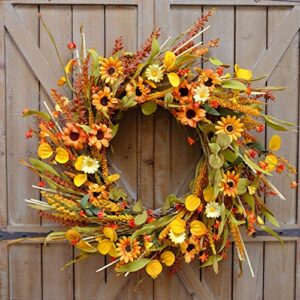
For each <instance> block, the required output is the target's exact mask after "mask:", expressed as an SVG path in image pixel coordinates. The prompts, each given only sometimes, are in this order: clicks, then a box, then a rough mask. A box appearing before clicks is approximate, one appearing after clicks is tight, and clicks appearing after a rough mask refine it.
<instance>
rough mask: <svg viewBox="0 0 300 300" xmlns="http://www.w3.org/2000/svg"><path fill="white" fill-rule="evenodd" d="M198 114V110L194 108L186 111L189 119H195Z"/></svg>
mask: <svg viewBox="0 0 300 300" xmlns="http://www.w3.org/2000/svg"><path fill="white" fill-rule="evenodd" d="M195 116H196V112H195V111H194V110H193V109H188V111H187V112H186V117H187V118H188V119H193V118H194V117H195Z"/></svg>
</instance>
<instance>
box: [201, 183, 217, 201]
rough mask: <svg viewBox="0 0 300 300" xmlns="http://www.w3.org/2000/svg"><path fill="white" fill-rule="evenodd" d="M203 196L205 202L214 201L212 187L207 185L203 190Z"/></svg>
mask: <svg viewBox="0 0 300 300" xmlns="http://www.w3.org/2000/svg"><path fill="white" fill-rule="evenodd" d="M203 197H204V200H205V201H206V202H210V201H214V200H215V199H214V188H213V187H212V186H208V187H206V188H205V189H204V190H203Z"/></svg>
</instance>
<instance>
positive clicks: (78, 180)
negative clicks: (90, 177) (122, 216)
mask: <svg viewBox="0 0 300 300" xmlns="http://www.w3.org/2000/svg"><path fill="white" fill-rule="evenodd" d="M86 181H87V175H86V174H78V175H76V176H75V177H74V184H75V185H76V186H77V187H80V186H82V185H83V184H84V183H85V182H86Z"/></svg>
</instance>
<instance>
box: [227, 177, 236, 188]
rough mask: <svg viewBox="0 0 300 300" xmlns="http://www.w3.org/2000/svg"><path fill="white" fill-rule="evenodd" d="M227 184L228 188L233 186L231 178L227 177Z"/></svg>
mask: <svg viewBox="0 0 300 300" xmlns="http://www.w3.org/2000/svg"><path fill="white" fill-rule="evenodd" d="M227 185H228V186H229V187H230V188H232V187H234V182H233V180H231V179H229V180H228V181H227Z"/></svg>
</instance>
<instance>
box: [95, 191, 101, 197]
mask: <svg viewBox="0 0 300 300" xmlns="http://www.w3.org/2000/svg"><path fill="white" fill-rule="evenodd" d="M100 194H101V193H100V192H93V196H94V197H96V198H97V197H98V196H100Z"/></svg>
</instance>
